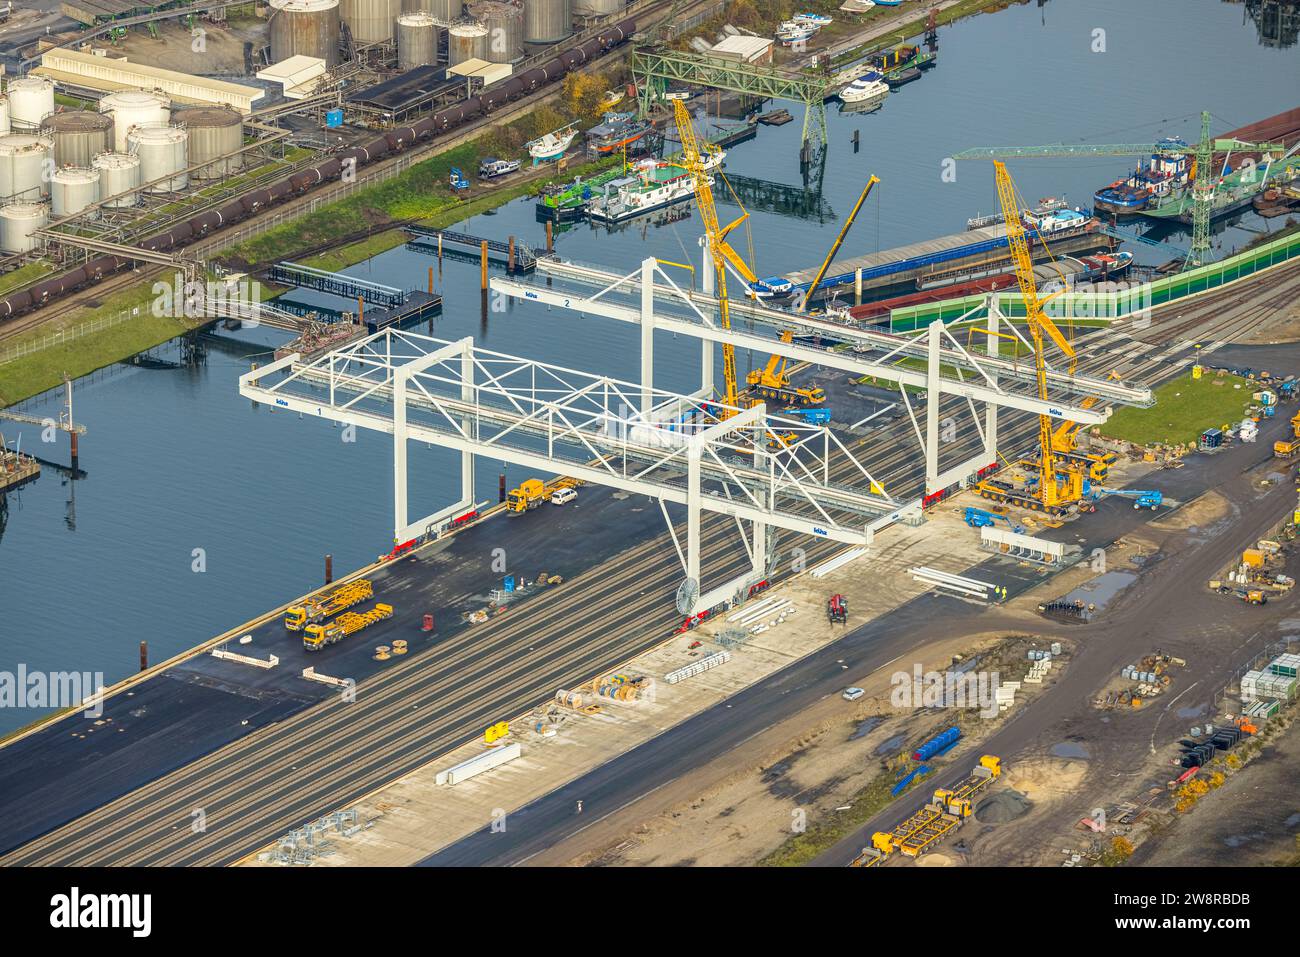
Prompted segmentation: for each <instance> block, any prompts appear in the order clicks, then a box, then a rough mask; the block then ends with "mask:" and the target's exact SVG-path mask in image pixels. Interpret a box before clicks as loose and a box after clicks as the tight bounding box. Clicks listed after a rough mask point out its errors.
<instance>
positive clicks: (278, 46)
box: [270, 0, 339, 67]
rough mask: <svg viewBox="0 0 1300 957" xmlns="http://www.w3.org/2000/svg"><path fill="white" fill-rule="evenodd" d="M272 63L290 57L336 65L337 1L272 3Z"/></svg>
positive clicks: (307, 0)
mask: <svg viewBox="0 0 1300 957" xmlns="http://www.w3.org/2000/svg"><path fill="white" fill-rule="evenodd" d="M270 33H271V60H272V62H275V63H279V62H280V61H281V60H287V59H289V57H291V56H310V57H315V58H316V59H318V60H324V61H325V65H326V66H327V67H335V66H338V63H339V0H271V17H270Z"/></svg>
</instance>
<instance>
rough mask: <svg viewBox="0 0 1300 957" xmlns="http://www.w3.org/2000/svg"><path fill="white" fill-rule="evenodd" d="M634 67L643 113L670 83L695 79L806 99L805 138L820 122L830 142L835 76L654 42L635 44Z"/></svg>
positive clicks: (702, 83)
mask: <svg viewBox="0 0 1300 957" xmlns="http://www.w3.org/2000/svg"><path fill="white" fill-rule="evenodd" d="M631 67H632V77H633V79H635V80H636V81H637V91H638V94H637V95H638V98H639V101H640V104H639V105H640V108H641V112H642V114H643V115H644V114H645V113H646V112H647V111H648V110H649V108H650V103H651V101H652V100H653V99H654V98H655V97H656V96H657V95H661V94H662V93H663V89H664V87H665V86H666V85H667V84H668V83H672V82H678V83H690V84H693V85H695V86H707V87H709V88H710V89H714V90H728V91H730V92H732V93H748V94H750V95H751V96H759V97H763V98H765V99H776V100H789V101H792V102H794V103H802V104H804V106H805V107H806V109H805V110H804V116H803V140H804V142H807V141H808V139H809V138H810V136H811V132H812V131H811V129H810V127H814V126H815V127H816V132H817V136H818V139H819V140H820V143H821V144H822V145H825V143H826V109H825V106H824V101H825V99H826V97H827V96H828V95H829V93H830V89H831V79H830V77H828V76H826V75H824V74H821V73H814V72H811V71H805V72H800V73H791V72H789V71H787V70H780V69H777V68H776V67H772V66H760V65H758V64H755V63H742V62H740V61H739V60H727V59H723V58H721V57H711V56H704V55H702V54H699V53H680V52H678V51H676V50H668V49H664V48H662V47H649V46H639V47H634V48H633V49H632V55H631Z"/></svg>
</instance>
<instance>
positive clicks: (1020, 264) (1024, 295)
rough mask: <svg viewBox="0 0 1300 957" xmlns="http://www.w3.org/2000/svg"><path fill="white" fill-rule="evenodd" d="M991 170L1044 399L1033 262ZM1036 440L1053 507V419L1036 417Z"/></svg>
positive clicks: (1006, 190)
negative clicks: (1032, 342)
mask: <svg viewBox="0 0 1300 957" xmlns="http://www.w3.org/2000/svg"><path fill="white" fill-rule="evenodd" d="M993 169H994V172H995V175H996V178H997V184H998V202H999V203H1001V205H1002V217H1003V220H1004V222H1005V224H1006V229H1007V246H1008V248H1010V250H1011V261H1012V263H1014V264H1015V268H1016V284H1017V285H1018V286H1019V287H1020V297H1021V299H1022V300H1024V303H1025V322H1026V324H1027V325H1028V326H1029V333H1030V335H1031V336H1032V337H1033V340H1034V370H1035V372H1036V373H1037V375H1038V397H1039V398H1040V399H1043V400H1046V399H1047V397H1048V396H1047V357H1046V356H1045V355H1044V347H1043V322H1044V319H1045V317H1044V316H1043V310H1042V305H1041V303H1040V302H1039V300H1038V284H1037V283H1036V282H1035V281H1034V260H1033V257H1032V256H1030V254H1029V240H1028V238H1027V237H1026V236H1025V227H1024V225H1023V224H1022V223H1021V221H1020V204H1019V203H1018V202H1017V201H1016V190H1015V186H1014V185H1013V184H1012V182H1011V175H1010V174H1009V173H1008V172H1007V165H1006V164H1005V163H1003V162H1001V161H1000V160H999V161H995V162H994V163H993ZM1038 439H1039V445H1040V447H1041V455H1040V459H1039V462H1040V469H1039V483H1038V494H1039V496H1040V497H1041V498H1042V501H1043V504H1044V505H1054V504H1055V501H1054V500H1055V497H1056V495H1055V492H1056V463H1055V462H1054V461H1053V456H1052V418H1051V416H1049V415H1046V414H1043V415H1040V416H1039V417H1038Z"/></svg>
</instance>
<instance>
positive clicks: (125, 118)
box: [99, 90, 171, 153]
mask: <svg viewBox="0 0 1300 957" xmlns="http://www.w3.org/2000/svg"><path fill="white" fill-rule="evenodd" d="M170 108H171V100H170V99H168V97H167V96H166V95H164V94H162V93H155V92H150V91H148V90H119V91H118V92H116V93H110V94H108V96H106V97H104V98H103V99H102V100H100V101H99V112H101V113H111V114H112V116H113V150H114V151H115V152H118V153H125V152H127V142H126V138H127V134H129V133H130V132H131V128H132V127H134V126H166V125H167V124H168V122H170V120H171V109H170Z"/></svg>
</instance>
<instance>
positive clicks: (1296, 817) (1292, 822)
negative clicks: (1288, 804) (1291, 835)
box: [1284, 811, 1300, 827]
mask: <svg viewBox="0 0 1300 957" xmlns="http://www.w3.org/2000/svg"><path fill="white" fill-rule="evenodd" d="M1284 823H1285V824H1286V826H1287V827H1295V826H1296V825H1300V811H1297V812H1296V813H1295V814H1292V815H1291V816H1290V817H1289V818H1287V819H1286V821H1285V822H1284Z"/></svg>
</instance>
